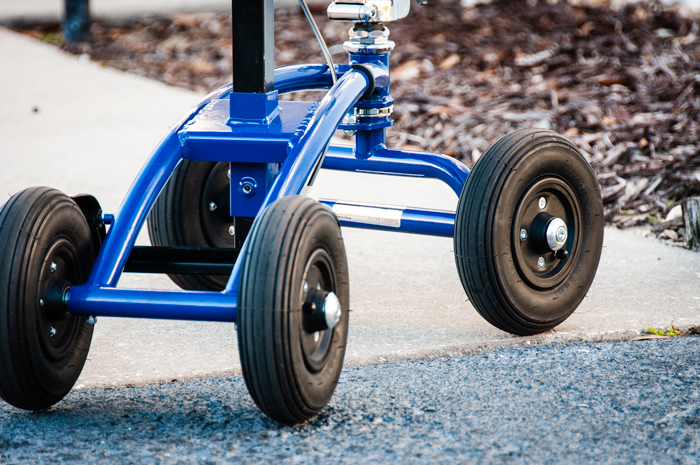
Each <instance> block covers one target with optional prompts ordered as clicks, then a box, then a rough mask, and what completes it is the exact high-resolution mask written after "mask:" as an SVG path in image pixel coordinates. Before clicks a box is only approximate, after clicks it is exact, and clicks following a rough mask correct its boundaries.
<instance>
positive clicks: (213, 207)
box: [209, 202, 217, 212]
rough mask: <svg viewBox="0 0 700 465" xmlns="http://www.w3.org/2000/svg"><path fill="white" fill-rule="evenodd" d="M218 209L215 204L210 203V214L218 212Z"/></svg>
mask: <svg viewBox="0 0 700 465" xmlns="http://www.w3.org/2000/svg"><path fill="white" fill-rule="evenodd" d="M216 208H217V206H216V204H215V203H214V202H209V211H210V212H213V211H214V210H216Z"/></svg>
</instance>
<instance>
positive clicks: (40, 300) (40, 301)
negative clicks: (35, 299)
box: [39, 299, 44, 307]
mask: <svg viewBox="0 0 700 465" xmlns="http://www.w3.org/2000/svg"><path fill="white" fill-rule="evenodd" d="M39 306H41V307H43V306H44V299H39Z"/></svg>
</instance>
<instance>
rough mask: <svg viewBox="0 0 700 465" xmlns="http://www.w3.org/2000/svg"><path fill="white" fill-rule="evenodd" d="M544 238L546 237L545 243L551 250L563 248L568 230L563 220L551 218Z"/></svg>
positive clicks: (567, 236)
mask: <svg viewBox="0 0 700 465" xmlns="http://www.w3.org/2000/svg"><path fill="white" fill-rule="evenodd" d="M545 238H546V239H547V245H548V246H549V248H550V249H552V251H554V252H556V251H557V250H560V249H563V248H564V246H566V241H567V239H568V238H569V230H568V229H567V227H566V223H565V222H564V220H562V219H561V218H552V219H551V220H550V221H549V223H548V224H547V229H546V230H545Z"/></svg>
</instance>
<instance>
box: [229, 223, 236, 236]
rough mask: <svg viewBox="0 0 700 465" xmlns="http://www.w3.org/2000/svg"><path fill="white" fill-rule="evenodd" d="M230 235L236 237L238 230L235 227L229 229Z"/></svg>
mask: <svg viewBox="0 0 700 465" xmlns="http://www.w3.org/2000/svg"><path fill="white" fill-rule="evenodd" d="M228 235H229V236H235V235H236V228H234V227H233V225H231V226H229V227H228Z"/></svg>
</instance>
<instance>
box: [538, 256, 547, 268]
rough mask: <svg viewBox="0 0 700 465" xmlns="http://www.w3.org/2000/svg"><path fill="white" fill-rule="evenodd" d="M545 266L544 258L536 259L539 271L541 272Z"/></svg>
mask: <svg viewBox="0 0 700 465" xmlns="http://www.w3.org/2000/svg"><path fill="white" fill-rule="evenodd" d="M545 265H546V262H545V261H544V257H540V258H538V259H537V268H539V269H540V270H543V269H544V266H545Z"/></svg>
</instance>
